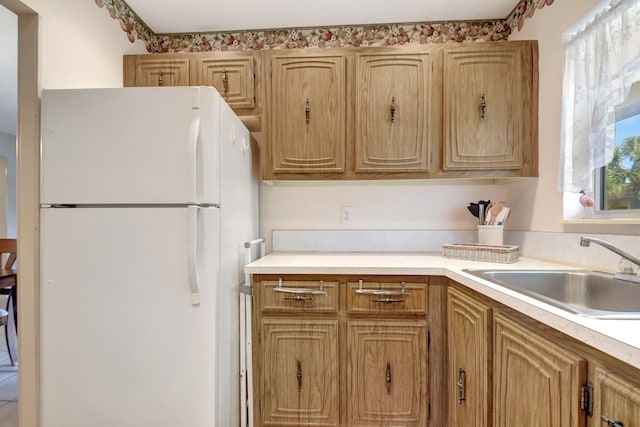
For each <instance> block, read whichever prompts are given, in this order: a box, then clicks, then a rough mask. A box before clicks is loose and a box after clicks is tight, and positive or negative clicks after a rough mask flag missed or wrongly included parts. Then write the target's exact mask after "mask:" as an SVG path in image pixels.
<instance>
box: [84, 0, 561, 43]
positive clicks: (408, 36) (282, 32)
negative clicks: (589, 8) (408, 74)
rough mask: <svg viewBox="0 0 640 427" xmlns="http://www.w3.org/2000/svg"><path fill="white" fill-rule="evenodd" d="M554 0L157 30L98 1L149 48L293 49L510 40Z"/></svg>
mask: <svg viewBox="0 0 640 427" xmlns="http://www.w3.org/2000/svg"><path fill="white" fill-rule="evenodd" d="M553 1H554V0H521V1H520V3H518V5H517V6H516V7H515V8H514V9H513V11H512V12H511V13H510V14H509V16H508V17H507V18H505V19H498V20H490V21H461V22H433V23H405V24H379V25H361V26H334V27H318V28H288V29H276V30H250V31H240V32H210V33H198V34H195V33H188V34H156V33H154V32H153V31H152V30H151V29H150V28H149V27H148V26H147V24H145V23H144V21H143V20H142V19H140V17H138V15H136V13H135V12H134V11H133V10H131V8H130V7H129V5H127V3H125V1H124V0H95V2H96V4H97V5H98V6H99V7H101V8H102V7H104V8H105V9H107V11H108V12H109V14H110V15H111V18H113V19H115V20H117V21H119V22H120V27H121V28H122V30H123V31H124V32H125V33H127V37H128V38H129V41H130V42H131V43H133V42H134V41H135V40H136V38H137V39H138V40H142V41H144V43H145V46H146V48H147V51H149V52H150V53H164V52H205V51H219V50H260V49H293V48H305V47H358V46H393V45H403V44H407V43H421V44H424V43H451V42H477V41H498V40H507V39H508V38H509V35H510V34H511V33H512V32H513V31H514V30H516V29H517V30H518V31H520V30H521V29H522V26H523V25H524V21H525V20H526V19H529V18H531V17H532V16H533V14H534V13H535V11H536V10H537V9H542V8H543V7H544V6H546V5H549V6H550V5H551V4H553Z"/></svg>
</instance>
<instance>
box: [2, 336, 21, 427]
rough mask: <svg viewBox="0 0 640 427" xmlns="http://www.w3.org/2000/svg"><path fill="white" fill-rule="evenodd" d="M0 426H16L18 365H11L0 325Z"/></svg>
mask: <svg viewBox="0 0 640 427" xmlns="http://www.w3.org/2000/svg"><path fill="white" fill-rule="evenodd" d="M0 427H18V367H17V366H11V363H10V361H9V353H8V352H7V345H6V344H5V339H4V327H0Z"/></svg>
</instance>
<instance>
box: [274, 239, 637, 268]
mask: <svg viewBox="0 0 640 427" xmlns="http://www.w3.org/2000/svg"><path fill="white" fill-rule="evenodd" d="M583 235H585V234H580V233H551V232H535V231H509V230H505V232H504V244H509V245H517V246H519V247H520V254H521V255H522V256H526V257H531V258H537V259H541V260H545V261H553V262H559V263H563V264H569V265H574V266H580V267H586V268H593V269H597V270H605V271H612V272H614V271H616V270H617V268H618V262H619V260H620V257H619V256H618V255H616V254H614V253H613V252H611V251H609V250H607V249H605V248H603V247H601V246H599V245H596V244H593V243H592V244H591V246H590V247H582V246H580V243H579V242H580V237H581V236H583ZM589 235H590V236H593V237H597V238H599V239H602V240H606V241H607V242H609V243H611V244H613V245H614V246H617V247H618V248H620V249H622V250H623V251H625V252H628V253H629V254H631V255H633V256H636V257H638V258H640V236H625V235H607V234H589ZM475 242H477V231H475V230H473V231H472V230H462V231H460V230H274V231H273V235H272V250H273V251H274V252H432V253H433V252H435V253H439V252H442V245H443V244H445V243H475Z"/></svg>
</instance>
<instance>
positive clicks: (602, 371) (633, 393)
mask: <svg viewBox="0 0 640 427" xmlns="http://www.w3.org/2000/svg"><path fill="white" fill-rule="evenodd" d="M593 397H594V402H593V403H594V407H593V426H594V427H595V426H612V427H634V426H640V383H638V382H633V381H630V380H628V379H626V378H625V377H623V376H621V375H618V374H616V373H615V372H613V371H611V370H609V369H607V368H605V367H603V366H597V367H596V368H595V373H594V378H593Z"/></svg>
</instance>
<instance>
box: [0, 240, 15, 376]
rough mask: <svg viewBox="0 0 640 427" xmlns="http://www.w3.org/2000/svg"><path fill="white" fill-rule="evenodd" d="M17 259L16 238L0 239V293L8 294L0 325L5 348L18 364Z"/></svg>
mask: <svg viewBox="0 0 640 427" xmlns="http://www.w3.org/2000/svg"><path fill="white" fill-rule="evenodd" d="M17 259H18V240H17V239H0V267H1V268H0V294H4V295H8V296H9V297H8V298H7V306H6V310H2V309H0V326H2V325H4V332H5V339H6V342H7V350H8V351H9V358H10V359H11V364H12V365H17V364H18V355H17V343H16V339H15V335H14V332H15V333H17V331H18V323H17V321H18V301H17V296H18V294H17V285H18V272H17V270H14V267H15V264H16V261H17ZM5 313H6V318H5V317H4V316H5Z"/></svg>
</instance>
